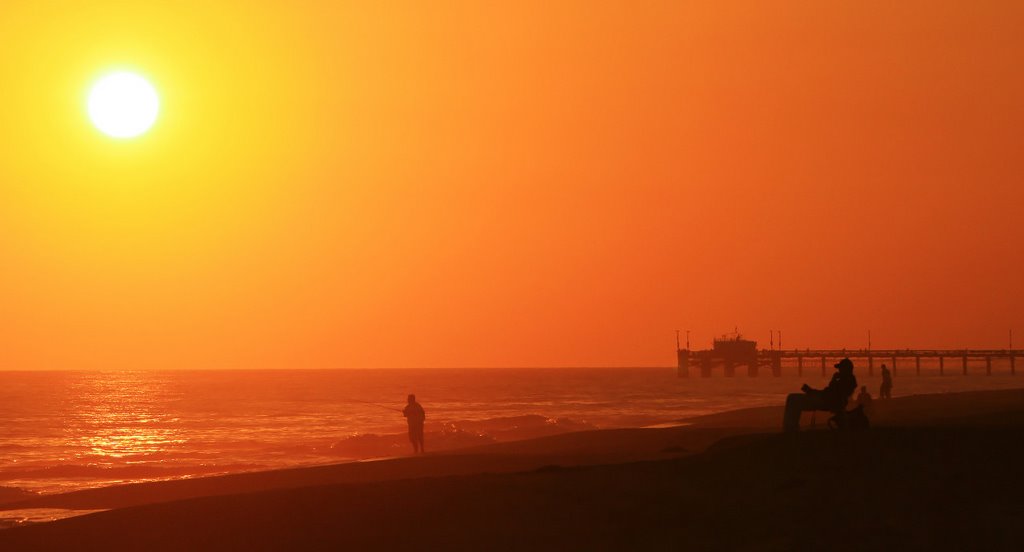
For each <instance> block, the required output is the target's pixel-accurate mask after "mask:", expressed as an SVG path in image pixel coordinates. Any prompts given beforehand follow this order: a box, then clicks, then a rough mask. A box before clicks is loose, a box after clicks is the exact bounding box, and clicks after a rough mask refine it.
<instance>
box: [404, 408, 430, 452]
mask: <svg viewBox="0 0 1024 552" xmlns="http://www.w3.org/2000/svg"><path fill="white" fill-rule="evenodd" d="M402 415H403V416H405V419H406V420H407V421H408V422H409V441H410V442H411V443H412V452H413V454H416V453H420V454H422V453H423V421H424V420H426V419H427V413H426V412H424V411H423V407H422V406H420V403H418V402H416V395H409V404H407V405H405V410H402Z"/></svg>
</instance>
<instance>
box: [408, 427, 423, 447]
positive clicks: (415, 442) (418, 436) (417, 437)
mask: <svg viewBox="0 0 1024 552" xmlns="http://www.w3.org/2000/svg"><path fill="white" fill-rule="evenodd" d="M410 435H411V436H412V448H413V451H414V452H417V453H422V452H423V428H422V427H419V428H416V429H414V430H413V431H412V432H411V433H410Z"/></svg>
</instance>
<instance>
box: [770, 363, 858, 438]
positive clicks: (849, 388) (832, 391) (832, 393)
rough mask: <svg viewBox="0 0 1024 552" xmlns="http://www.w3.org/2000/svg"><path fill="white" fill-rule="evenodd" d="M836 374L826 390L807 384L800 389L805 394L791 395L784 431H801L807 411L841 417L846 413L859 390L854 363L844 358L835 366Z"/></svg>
mask: <svg viewBox="0 0 1024 552" xmlns="http://www.w3.org/2000/svg"><path fill="white" fill-rule="evenodd" d="M835 368H836V373H835V374H832V381H830V382H829V383H828V387H826V388H824V389H812V388H811V387H810V386H809V385H807V384H806V383H805V384H804V386H803V387H801V388H800V389H801V390H802V391H803V393H790V394H789V396H787V397H786V413H785V416H784V417H783V420H782V429H783V431H786V432H793V431H799V430H800V414H801V413H802V412H803V411H805V410H825V411H827V412H832V413H834V414H839V415H841V414H842V413H845V411H846V402H847V401H848V400H849V399H850V395H852V394H853V392H854V390H856V389H857V378H856V377H854V375H853V362H852V361H851V360H850V359H848V358H844V359H843V360H840V361H839V362H837V363H836V364H835Z"/></svg>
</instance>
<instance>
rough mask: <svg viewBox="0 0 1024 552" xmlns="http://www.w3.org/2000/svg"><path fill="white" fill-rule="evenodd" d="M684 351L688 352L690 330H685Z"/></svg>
mask: <svg viewBox="0 0 1024 552" xmlns="http://www.w3.org/2000/svg"><path fill="white" fill-rule="evenodd" d="M686 350H687V351H689V350H690V330H686Z"/></svg>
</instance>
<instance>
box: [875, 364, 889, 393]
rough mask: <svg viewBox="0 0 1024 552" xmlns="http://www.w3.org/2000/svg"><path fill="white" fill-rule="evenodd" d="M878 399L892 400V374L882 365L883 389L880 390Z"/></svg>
mask: <svg viewBox="0 0 1024 552" xmlns="http://www.w3.org/2000/svg"><path fill="white" fill-rule="evenodd" d="M878 398H879V399H891V398H892V372H890V371H889V369H888V368H886V367H885V365H884V364H883V365H882V387H881V388H879V389H878Z"/></svg>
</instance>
